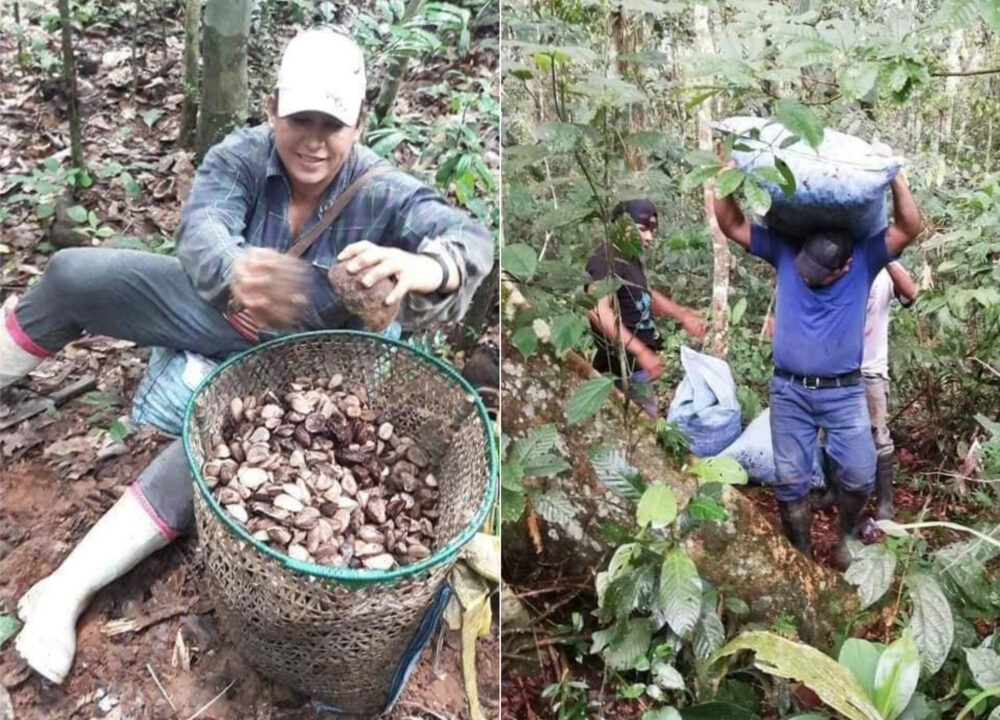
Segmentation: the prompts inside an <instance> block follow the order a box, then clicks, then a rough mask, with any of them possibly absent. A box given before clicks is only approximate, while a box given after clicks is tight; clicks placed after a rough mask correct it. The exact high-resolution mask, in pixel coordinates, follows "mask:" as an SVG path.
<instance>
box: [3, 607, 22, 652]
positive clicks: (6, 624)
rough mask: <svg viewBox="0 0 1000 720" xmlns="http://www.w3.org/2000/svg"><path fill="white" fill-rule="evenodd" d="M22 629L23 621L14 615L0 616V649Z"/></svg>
mask: <svg viewBox="0 0 1000 720" xmlns="http://www.w3.org/2000/svg"><path fill="white" fill-rule="evenodd" d="M20 629H21V621H20V620H18V619H17V618H16V617H14V616H13V615H0V648H2V647H3V645H4V643H5V642H7V640H9V639H10V638H12V637H14V636H15V635H17V633H18V631H19V630H20Z"/></svg>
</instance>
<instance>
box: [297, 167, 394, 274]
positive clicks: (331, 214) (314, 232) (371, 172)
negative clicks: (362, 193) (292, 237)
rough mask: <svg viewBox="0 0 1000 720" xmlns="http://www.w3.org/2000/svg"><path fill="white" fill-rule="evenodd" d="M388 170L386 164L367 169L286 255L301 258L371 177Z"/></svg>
mask: <svg viewBox="0 0 1000 720" xmlns="http://www.w3.org/2000/svg"><path fill="white" fill-rule="evenodd" d="M390 169H391V166H390V165H389V164H388V163H379V164H378V165H376V166H375V167H373V168H369V169H368V170H367V171H366V172H365V173H364V174H363V175H361V176H360V177H359V178H357V179H356V180H355V181H354V182H352V183H351V184H350V185H348V186H347V187H346V188H345V189H344V192H342V193H340V195H338V196H337V199H336V200H334V201H333V205H331V206H330V209H329V210H327V211H326V213H324V214H323V217H321V218H320V220H319V223H317V224H316V225H315V226H314V227H313V228H312V229H311V230H310V231H309V232H307V233H306V234H305V235H302V236H300V237H299V239H298V240H296V241H295V243H294V244H293V245H292V246H291V247H290V248H288V251H287V253H286V254H288V255H291V256H292V257H302V255H304V254H305V252H306V250H308V249H309V248H310V247H311V246H312V244H313V243H314V242H316V239H317V238H318V237H319V236H320V235H322V234H323V233H324V232H325V231H326V229H327V228H328V227H330V225H332V224H333V221H334V220H336V219H337V216H338V215H340V213H341V212H342V211H343V209H344V208H345V207H347V203H349V202H350V201H351V199H352V198H353V197H354V196H355V195H357V194H358V191H359V190H360V189H361V188H362V187H364V186H365V184H366V183H367V182H368V181H369V180H371V179H372V178H373V177H375V176H376V175H381V174H382V173H385V172H388V171H389V170H390Z"/></svg>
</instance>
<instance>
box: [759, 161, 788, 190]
mask: <svg viewBox="0 0 1000 720" xmlns="http://www.w3.org/2000/svg"><path fill="white" fill-rule="evenodd" d="M751 174H752V175H753V176H754V177H756V178H757V179H758V180H761V181H762V182H769V183H774V184H775V185H779V186H780V185H782V184H784V182H785V176H784V175H782V174H781V171H780V170H779V169H778V168H776V167H775V166H774V165H770V166H767V165H765V166H764V167H759V168H756V169H755V170H754V171H753V173H751Z"/></svg>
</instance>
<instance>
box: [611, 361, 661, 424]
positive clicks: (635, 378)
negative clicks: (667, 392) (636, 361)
mask: <svg viewBox="0 0 1000 720" xmlns="http://www.w3.org/2000/svg"><path fill="white" fill-rule="evenodd" d="M615 385H616V386H617V387H618V389H619V390H622V391H624V390H625V383H624V382H622V381H621V379H620V378H619V379H617V380H615ZM628 395H629V397H630V398H631V399H632V402H634V403H635V404H636V405H638V406H639V407H640V408H642V411H643V412H644V413H646V414H647V415H648V416H649V417H651V418H656V417H658V416H659V414H660V407H659V404H658V402H657V400H656V388H655V387H654V385H653V381H652V380H651V379H650V377H649V373H648V372H646V371H645V370H636V371H635V372H634V373H632V377H631V378H629V383H628Z"/></svg>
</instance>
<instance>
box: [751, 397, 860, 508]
mask: <svg viewBox="0 0 1000 720" xmlns="http://www.w3.org/2000/svg"><path fill="white" fill-rule="evenodd" d="M820 428H822V429H823V431H824V433H825V435H826V454H827V456H828V457H829V459H830V462H831V464H832V466H833V470H834V472H833V478H834V482H836V483H837V485H838V487H839V488H840V489H841V490H843V491H845V492H850V493H865V494H867V493H870V492H871V490H872V485H873V484H874V482H875V443H874V442H873V441H872V432H871V424H870V423H869V420H868V404H867V402H866V399H865V386H864V383H858V384H857V385H850V386H848V387H840V388H822V389H807V388H804V387H802V386H801V385H799V384H797V383H794V382H792V381H790V380H786V379H784V378H779V377H773V378H771V443H772V445H773V446H774V467H775V475H776V482H775V486H774V491H775V495H776V496H777V498H778V500H779V501H780V502H794V501H796V500H801V499H802V498H804V497H805V496H806V495H807V494H808V493H809V485H810V479H811V477H812V471H813V455H814V453H815V451H816V433H817V431H818V430H819V429H820Z"/></svg>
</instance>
